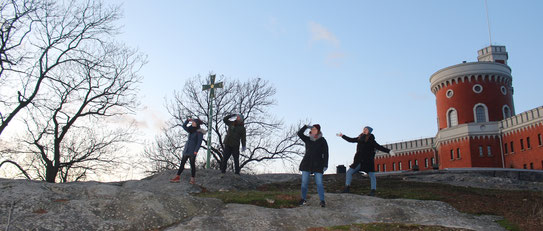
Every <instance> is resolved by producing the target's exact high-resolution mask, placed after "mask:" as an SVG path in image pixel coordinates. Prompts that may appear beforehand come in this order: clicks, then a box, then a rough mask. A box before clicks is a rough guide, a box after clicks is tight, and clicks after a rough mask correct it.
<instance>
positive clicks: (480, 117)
mask: <svg viewBox="0 0 543 231" xmlns="http://www.w3.org/2000/svg"><path fill="white" fill-rule="evenodd" d="M475 122H477V123H484V122H487V120H486V108H485V107H484V106H483V105H477V106H476V107H475Z"/></svg>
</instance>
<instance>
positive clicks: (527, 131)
mask: <svg viewBox="0 0 543 231" xmlns="http://www.w3.org/2000/svg"><path fill="white" fill-rule="evenodd" d="M521 141H522V145H521ZM528 142H529V143H528ZM511 143H513V152H512V151H511ZM503 150H504V158H505V167H506V168H526V169H539V170H543V122H541V123H537V124H535V125H532V126H528V127H525V128H520V129H517V130H514V131H511V132H508V133H506V134H504V135H503Z"/></svg>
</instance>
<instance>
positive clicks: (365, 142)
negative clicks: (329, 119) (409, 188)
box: [337, 126, 396, 196]
mask: <svg viewBox="0 0 543 231" xmlns="http://www.w3.org/2000/svg"><path fill="white" fill-rule="evenodd" d="M372 131H373V128H371V127H369V126H366V127H364V130H363V131H362V133H361V134H360V135H359V136H358V137H355V138H351V137H348V136H346V135H343V134H342V133H341V132H340V133H338V134H337V136H339V137H341V138H343V139H344V140H346V141H347V142H350V143H357V145H356V153H355V155H354V161H353V163H352V164H351V165H350V166H349V170H348V171H347V174H345V188H344V189H343V193H348V192H349V190H350V189H349V188H350V186H351V181H352V179H353V174H354V173H356V172H358V171H363V172H367V173H368V175H369V176H370V184H371V186H370V189H371V190H370V193H369V195H370V196H374V195H375V190H376V188H377V179H376V178H375V162H374V159H375V149H377V150H379V151H382V152H386V153H389V154H390V155H392V156H394V155H396V154H395V153H394V151H392V150H390V149H388V148H385V147H383V146H381V145H379V144H378V143H377V142H376V141H375V136H374V135H373V134H371V132H372Z"/></svg>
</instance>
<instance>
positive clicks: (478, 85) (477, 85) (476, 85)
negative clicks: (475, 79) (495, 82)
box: [472, 84, 483, 94]
mask: <svg viewBox="0 0 543 231" xmlns="http://www.w3.org/2000/svg"><path fill="white" fill-rule="evenodd" d="M475 87H481V90H480V91H476V90H475ZM472 90H473V92H475V93H477V94H479V93H481V92H483V86H482V85H481V84H475V85H473V88H472Z"/></svg>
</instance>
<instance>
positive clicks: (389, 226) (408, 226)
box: [307, 223, 468, 231]
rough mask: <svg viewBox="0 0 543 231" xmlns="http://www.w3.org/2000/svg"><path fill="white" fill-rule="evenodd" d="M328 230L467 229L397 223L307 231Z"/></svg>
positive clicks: (453, 230) (320, 228)
mask: <svg viewBox="0 0 543 231" xmlns="http://www.w3.org/2000/svg"><path fill="white" fill-rule="evenodd" d="M328 230H333V231H336V230H338V231H339V230H353V231H354V230H364V231H404V230H416V231H418V230H422V231H460V230H468V229H459V228H448V227H443V226H427V225H412V224H397V223H368V224H352V225H340V226H333V227H319V228H309V229H307V231H328Z"/></svg>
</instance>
